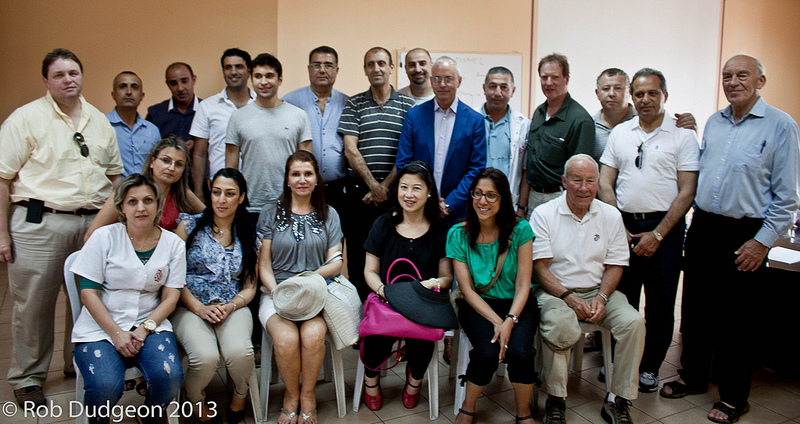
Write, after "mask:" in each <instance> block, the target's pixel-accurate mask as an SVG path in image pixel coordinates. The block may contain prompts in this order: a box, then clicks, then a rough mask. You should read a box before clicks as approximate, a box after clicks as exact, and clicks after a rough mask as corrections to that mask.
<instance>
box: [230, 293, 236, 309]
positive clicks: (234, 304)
mask: <svg viewBox="0 0 800 424" xmlns="http://www.w3.org/2000/svg"><path fill="white" fill-rule="evenodd" d="M234 298H236V296H234ZM231 303H233V311H235V310H236V306H237V305H236V302H234V301H233V299H231ZM233 311H231V312H233Z"/></svg>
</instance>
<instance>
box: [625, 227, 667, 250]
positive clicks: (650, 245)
mask: <svg viewBox="0 0 800 424" xmlns="http://www.w3.org/2000/svg"><path fill="white" fill-rule="evenodd" d="M630 236H631V237H639V243H636V247H634V248H633V253H635V254H636V255H638V256H653V255H654V254H655V253H656V250H658V247H659V246H661V242H660V241H658V240H656V236H655V234H653V232H652V231H645V232H643V233H638V234H631V235H630Z"/></svg>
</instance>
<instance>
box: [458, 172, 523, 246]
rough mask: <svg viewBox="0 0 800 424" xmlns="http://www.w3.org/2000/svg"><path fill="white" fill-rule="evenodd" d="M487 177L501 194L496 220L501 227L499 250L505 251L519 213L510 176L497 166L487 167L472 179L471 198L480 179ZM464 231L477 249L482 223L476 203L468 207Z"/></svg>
mask: <svg viewBox="0 0 800 424" xmlns="http://www.w3.org/2000/svg"><path fill="white" fill-rule="evenodd" d="M483 179H487V180H491V181H492V183H494V188H495V190H497V193H498V194H500V210H498V211H497V215H495V222H496V223H497V227H498V228H499V229H500V234H499V235H498V237H497V243H498V250H497V251H498V252H505V250H506V249H507V248H508V241H509V239H510V238H511V235H512V234H513V233H514V227H515V226H516V225H517V214H515V213H514V206H513V205H512V202H511V188H510V187H509V185H508V178H506V174H503V172H502V171H500V170H498V169H495V168H486V169H484V170H483V171H481V172H480V174H478V176H477V177H475V179H474V180H472V185H471V186H470V187H469V192H470V199H471V198H472V194H471V193H472V192H473V191H475V187H477V186H478V182H480V180H483ZM464 231H466V233H467V236H469V244H470V247H472V248H473V249H475V247H476V245H477V244H478V234H480V232H481V224H480V222H479V220H478V214H477V212H475V205H474V203H473V204H472V205H470V206H469V207H468V208H467V219H466V221H465V225H464Z"/></svg>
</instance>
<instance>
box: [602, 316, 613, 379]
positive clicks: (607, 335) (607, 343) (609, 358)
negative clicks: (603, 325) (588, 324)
mask: <svg viewBox="0 0 800 424" xmlns="http://www.w3.org/2000/svg"><path fill="white" fill-rule="evenodd" d="M611 337H612V336H611V332H610V331H608V330H604V331H603V365H605V366H606V392H610V391H611V375H612V374H614V369H613V367H614V364H613V361H614V356H613V355H614V354H613V351H612V350H611Z"/></svg>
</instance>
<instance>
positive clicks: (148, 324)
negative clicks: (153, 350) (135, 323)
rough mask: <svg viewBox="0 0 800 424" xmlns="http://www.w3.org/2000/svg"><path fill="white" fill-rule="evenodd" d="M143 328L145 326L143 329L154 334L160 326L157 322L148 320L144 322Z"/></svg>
mask: <svg viewBox="0 0 800 424" xmlns="http://www.w3.org/2000/svg"><path fill="white" fill-rule="evenodd" d="M142 326H143V327H144V329H145V330H147V331H148V332H150V333H153V332H155V331H156V328H157V327H158V324H156V322H155V321H153V320H151V319H146V320H144V322H143V323H142Z"/></svg>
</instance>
